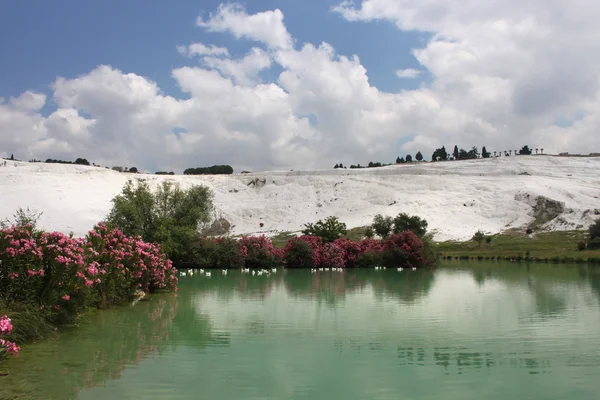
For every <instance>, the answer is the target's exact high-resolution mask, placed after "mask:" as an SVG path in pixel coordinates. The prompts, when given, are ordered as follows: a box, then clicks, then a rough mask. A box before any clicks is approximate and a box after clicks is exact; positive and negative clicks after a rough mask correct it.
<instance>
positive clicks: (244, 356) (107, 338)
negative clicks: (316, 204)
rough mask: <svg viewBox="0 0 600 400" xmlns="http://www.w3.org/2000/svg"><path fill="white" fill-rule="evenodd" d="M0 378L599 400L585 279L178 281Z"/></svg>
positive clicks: (531, 271)
mask: <svg viewBox="0 0 600 400" xmlns="http://www.w3.org/2000/svg"><path fill="white" fill-rule="evenodd" d="M0 369H2V371H4V372H9V375H8V376H4V377H0V398H2V399H5V398H28V397H29V398H36V399H37V398H39V399H89V400H92V399H94V400H95V399H224V400H228V399H311V400H314V399H344V400H348V399H440V398H443V399H445V400H449V399H461V400H462V399H502V400H505V399H545V400H546V399H578V400H583V399H598V398H600V378H599V377H600V270H594V269H591V268H589V267H580V266H564V267H563V266H549V265H539V266H538V265H531V266H530V267H527V266H525V265H519V266H516V265H512V264H511V265H507V264H498V263H496V264H474V263H471V264H458V263H455V264H446V265H444V266H442V267H441V268H438V269H437V270H435V271H414V272H413V271H408V272H407V271H404V272H397V271H396V270H386V271H374V270H361V271H346V272H320V273H316V274H311V273H310V272H309V271H288V272H282V271H280V272H278V273H276V274H272V275H271V276H269V277H265V276H262V277H257V276H254V277H253V276H250V275H242V274H240V273H238V272H230V273H229V274H228V275H227V276H223V275H221V274H220V272H219V273H216V272H213V276H212V277H211V278H207V277H204V276H200V275H195V276H193V277H189V276H188V277H184V278H182V279H181V281H180V290H179V292H178V294H177V295H161V296H155V297H153V298H152V299H151V300H149V301H145V302H140V303H139V304H138V305H136V306H134V307H126V308H123V309H118V310H111V311H106V312H102V313H100V314H99V315H97V316H95V317H94V318H93V319H92V321H90V323H88V324H86V326H83V327H80V328H79V329H77V330H74V331H72V332H68V333H65V334H63V335H60V337H59V338H57V339H55V340H50V341H45V342H43V343H39V344H33V345H29V346H26V347H25V348H24V349H23V351H22V353H21V355H20V356H19V357H18V358H13V359H11V360H9V361H7V362H6V363H4V364H3V365H2V366H1V367H0Z"/></svg>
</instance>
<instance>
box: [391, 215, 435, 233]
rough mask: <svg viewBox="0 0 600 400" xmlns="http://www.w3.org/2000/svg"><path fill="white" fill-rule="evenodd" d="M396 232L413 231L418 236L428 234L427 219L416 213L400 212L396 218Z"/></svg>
mask: <svg viewBox="0 0 600 400" xmlns="http://www.w3.org/2000/svg"><path fill="white" fill-rule="evenodd" d="M393 222H394V233H400V232H404V231H412V233H414V234H415V235H417V236H418V237H423V236H425V234H427V221H426V220H424V219H421V218H420V217H418V216H416V215H408V214H406V213H400V214H398V215H397V216H396V218H394V220H393Z"/></svg>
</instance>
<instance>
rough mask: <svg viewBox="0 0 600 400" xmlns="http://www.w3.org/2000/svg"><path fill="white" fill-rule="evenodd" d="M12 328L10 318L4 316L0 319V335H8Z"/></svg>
mask: <svg viewBox="0 0 600 400" xmlns="http://www.w3.org/2000/svg"><path fill="white" fill-rule="evenodd" d="M12 328H13V327H12V324H11V323H10V318H8V317H7V316H6V315H4V316H2V317H0V333H6V334H7V335H8V334H9V333H10V332H11V331H12Z"/></svg>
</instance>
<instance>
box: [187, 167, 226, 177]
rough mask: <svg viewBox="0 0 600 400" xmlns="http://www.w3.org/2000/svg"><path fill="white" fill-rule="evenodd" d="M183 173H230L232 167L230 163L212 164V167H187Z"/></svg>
mask: <svg viewBox="0 0 600 400" xmlns="http://www.w3.org/2000/svg"><path fill="white" fill-rule="evenodd" d="M183 174H184V175H230V174H233V168H232V167H231V166H230V165H213V166H212V167H199V168H188V169H186V170H185V171H183Z"/></svg>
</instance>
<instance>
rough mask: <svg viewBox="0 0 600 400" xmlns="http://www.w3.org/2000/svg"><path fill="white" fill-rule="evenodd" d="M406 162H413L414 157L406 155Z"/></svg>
mask: <svg viewBox="0 0 600 400" xmlns="http://www.w3.org/2000/svg"><path fill="white" fill-rule="evenodd" d="M406 162H412V156H411V155H410V154H407V155H406Z"/></svg>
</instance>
